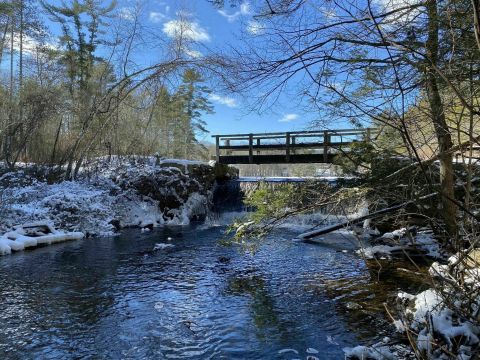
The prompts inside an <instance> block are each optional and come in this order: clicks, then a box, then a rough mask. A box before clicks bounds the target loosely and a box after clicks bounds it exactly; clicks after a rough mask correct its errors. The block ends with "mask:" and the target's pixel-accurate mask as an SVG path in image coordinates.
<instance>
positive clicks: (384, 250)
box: [357, 228, 443, 259]
mask: <svg viewBox="0 0 480 360" xmlns="http://www.w3.org/2000/svg"><path fill="white" fill-rule="evenodd" d="M377 241H380V242H385V243H386V244H379V245H374V246H367V247H364V248H362V249H360V250H358V252H357V253H358V254H360V255H362V256H364V257H365V258H367V259H374V258H377V259H378V258H391V257H392V256H393V254H394V253H395V252H399V251H405V252H407V253H408V252H409V251H411V250H420V251H422V252H423V253H424V254H425V255H426V256H429V257H431V258H442V256H443V254H442V253H441V251H440V246H439V244H438V242H437V241H436V240H435V238H434V237H433V233H432V232H431V231H428V230H423V231H419V232H418V233H417V234H415V235H411V237H410V236H407V229H405V228H402V229H398V230H395V231H392V232H389V233H385V234H383V235H382V237H381V238H379V239H377Z"/></svg>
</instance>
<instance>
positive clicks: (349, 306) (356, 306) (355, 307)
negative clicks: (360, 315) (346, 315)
mask: <svg viewBox="0 0 480 360" xmlns="http://www.w3.org/2000/svg"><path fill="white" fill-rule="evenodd" d="M345 306H346V308H347V309H348V310H360V309H363V307H362V305H360V304H358V303H356V302H353V301H349V302H347V303H346V305H345Z"/></svg>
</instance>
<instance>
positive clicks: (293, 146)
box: [291, 136, 296, 155]
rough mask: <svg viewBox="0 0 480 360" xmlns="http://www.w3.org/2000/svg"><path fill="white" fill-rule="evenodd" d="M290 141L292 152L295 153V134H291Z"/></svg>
mask: <svg viewBox="0 0 480 360" xmlns="http://www.w3.org/2000/svg"><path fill="white" fill-rule="evenodd" d="M291 139H292V140H291V143H292V154H293V155H295V142H296V139H295V136H292V138H291Z"/></svg>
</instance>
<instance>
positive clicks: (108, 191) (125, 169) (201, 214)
mask: <svg viewBox="0 0 480 360" xmlns="http://www.w3.org/2000/svg"><path fill="white" fill-rule="evenodd" d="M213 165H215V164H213ZM53 173H55V176H53V175H52V174H51V173H50V172H49V171H48V170H46V169H44V168H41V167H40V170H37V167H35V169H32V165H25V166H24V167H22V168H21V170H20V171H15V172H4V173H3V174H2V173H1V172H0V234H1V233H3V232H8V231H10V230H11V229H12V228H13V226H15V225H16V224H21V223H28V222H32V221H45V220H46V221H48V222H50V223H54V224H55V225H56V226H57V227H58V228H60V229H63V230H65V231H73V232H82V233H84V234H86V235H87V236H90V235H111V234H113V233H114V232H115V231H117V230H118V229H121V228H126V227H140V228H147V227H148V228H152V227H155V226H160V225H163V224H175V225H184V224H188V223H189V222H190V221H191V220H192V219H203V218H205V217H206V215H207V213H208V211H209V207H210V203H211V197H212V195H213V189H214V186H215V181H216V176H217V175H216V169H215V167H212V166H211V165H209V164H208V163H203V162H198V161H188V160H175V159H168V160H165V159H160V158H157V157H140V156H135V157H128V158H120V157H112V158H111V159H109V158H107V157H102V158H97V159H94V161H92V162H90V163H87V164H86V165H85V166H84V168H83V169H82V171H81V172H80V175H79V178H78V179H77V180H76V181H58V179H59V178H60V177H59V176H58V170H56V171H53ZM52 179H55V180H56V181H53V180H52ZM19 244H20V242H19V243H18V244H15V246H20V245H19ZM25 245H27V246H28V241H27V242H26V243H25ZM8 247H10V245H8V242H7V241H3V242H2V243H1V244H0V251H1V252H8ZM10 248H11V247H10Z"/></svg>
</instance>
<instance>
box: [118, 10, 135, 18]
mask: <svg viewBox="0 0 480 360" xmlns="http://www.w3.org/2000/svg"><path fill="white" fill-rule="evenodd" d="M118 16H120V18H121V19H124V20H128V21H134V20H135V9H134V8H132V7H123V8H120V10H119V11H118Z"/></svg>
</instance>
